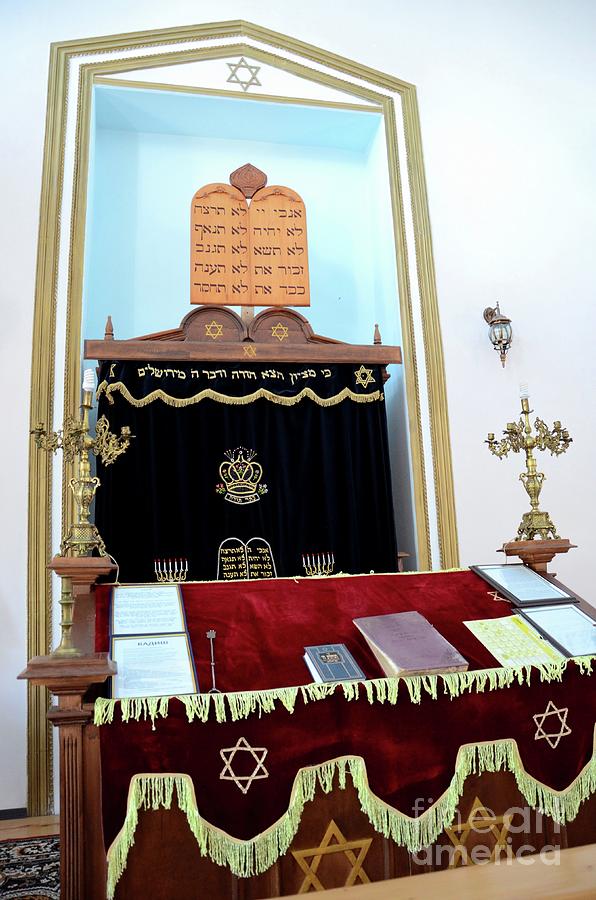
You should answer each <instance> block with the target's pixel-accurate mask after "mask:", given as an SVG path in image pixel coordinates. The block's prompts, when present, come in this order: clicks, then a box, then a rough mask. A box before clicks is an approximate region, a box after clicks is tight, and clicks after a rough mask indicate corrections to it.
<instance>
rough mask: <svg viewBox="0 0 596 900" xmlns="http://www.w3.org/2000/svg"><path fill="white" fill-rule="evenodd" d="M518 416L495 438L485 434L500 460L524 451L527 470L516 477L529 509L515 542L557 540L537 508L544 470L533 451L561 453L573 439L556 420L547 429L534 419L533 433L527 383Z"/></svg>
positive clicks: (491, 450)
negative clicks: (541, 469) (501, 435)
mask: <svg viewBox="0 0 596 900" xmlns="http://www.w3.org/2000/svg"><path fill="white" fill-rule="evenodd" d="M520 394H521V412H522V415H521V418H520V419H519V421H518V422H508V423H507V427H506V428H505V430H504V431H503V434H504V437H503V438H501V439H500V440H496V439H495V436H494V434H493V433H491V434H489V435H488V440H487V441H486V442H485V443H487V444H488V449H489V450H490V452H491V453H493V454H494V455H495V456H496V457H498V458H499V459H503V457H505V456H508V455H509V453H510V452H511V453H519V452H520V451H522V450H523V451H524V453H525V454H526V471H525V472H522V473H521V475H520V476H519V478H520V481H521V482H522V484H523V486H524V487H525V489H526V492H527V494H528V496H529V498H530V507H531V509H530V511H529V512H527V513H524V514H523V516H522V520H521V522H520V525H519V528H518V529H517V536H516V538H515V540H516V541H523V540H528V541H533V540H534V539H535V538H536V537H539V538H541V539H542V540H548V539H549V537H550V538H552V539H554V540H559V539H560V538H559V535H558V534H557V529H556V528H555V525H554V523H553V521H552V519H551V517H550V516H549V514H548V513H547V512H544V511H543V510H541V509H539V506H538V498H539V496H540V491H541V490H542V484H543V482H544V479H545V477H546V476H545V475H544V473H543V472H538V471H537V468H536V459H535V458H534V450H550V452H551V455H553V456H560V455H561V453H565V451H566V450H567V448H568V447H569V444H570V443H571V442H572V440H573V438H571V437H570V436H569V432H568V431H567V429H566V428H563V427H562V426H561V423H560V422H555V423H554V424H553V427H552V428H551V429H549V428H548V427H547V425H546V424H545V423H544V422H543V421H542V419H539V418H536V419H535V420H534V429H535V432H532V425H531V424H530V414H531V413H532V412H533V410H531V409H530V400H529V397H528V392H527V386H526V385H522V386H521V391H520Z"/></svg>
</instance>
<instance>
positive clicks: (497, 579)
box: [470, 563, 579, 607]
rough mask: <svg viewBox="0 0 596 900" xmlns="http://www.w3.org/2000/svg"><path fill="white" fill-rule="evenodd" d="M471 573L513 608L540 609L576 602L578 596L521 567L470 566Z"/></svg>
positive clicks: (522, 565)
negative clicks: (543, 605)
mask: <svg viewBox="0 0 596 900" xmlns="http://www.w3.org/2000/svg"><path fill="white" fill-rule="evenodd" d="M470 569H471V570H472V572H475V573H476V574H477V575H480V577H481V578H484V580H485V581H487V582H488V583H489V584H490V585H492V586H493V587H494V588H496V589H497V590H498V592H499V593H500V594H502V595H503V597H505V598H506V599H507V600H511V602H512V603H513V604H514V605H515V606H520V607H526V606H540V605H542V604H549V605H552V604H553V603H579V600H578V599H577V597H574V595H573V594H569V593H567V591H564V590H563V589H562V588H559V587H555V585H554V584H552V582H550V581H548V580H547V579H546V578H543V577H542V575H539V574H538V572H535V571H534V570H533V569H529V568H528V566H524V564H523V563H520V564H519V565H518V564H514V565H494V566H470Z"/></svg>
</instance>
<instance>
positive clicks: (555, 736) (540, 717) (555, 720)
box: [532, 700, 571, 750]
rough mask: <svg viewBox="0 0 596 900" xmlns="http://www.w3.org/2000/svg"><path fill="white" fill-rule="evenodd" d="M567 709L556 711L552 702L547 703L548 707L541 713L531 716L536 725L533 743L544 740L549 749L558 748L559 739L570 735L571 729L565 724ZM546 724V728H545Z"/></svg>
mask: <svg viewBox="0 0 596 900" xmlns="http://www.w3.org/2000/svg"><path fill="white" fill-rule="evenodd" d="M568 712H569V707H566V708H565V709H557V707H556V706H555V704H554V703H553V701H552V700H549V701H548V706H547V707H546V709H545V710H544V712H543V713H538V714H537V715H535V716H533V717H532V718H533V719H534V722H535V724H536V726H537V727H536V734H535V735H534V740H535V741H541V740H546V741H547V743H548V745H549V747H551V748H552V749H553V750H554V749H555V747H558V746H559V742H560V740H561V738H564V737H567V735H568V734H571V728H570V727H569V725H568V724H567V713H568ZM545 722H546V727H545Z"/></svg>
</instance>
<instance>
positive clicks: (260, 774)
mask: <svg viewBox="0 0 596 900" xmlns="http://www.w3.org/2000/svg"><path fill="white" fill-rule="evenodd" d="M268 752H269V751H268V750H267V749H266V748H265V747H251V746H250V744H249V743H248V741H247V740H246V738H243V737H241V738H238V740H237V742H236V744H235V746H234V747H224V748H223V749H222V750H220V751H219V755H220V756H221V758H222V759H223V761H224V763H225V766H224V767H223V769H222V770H221V772H220V775H219V777H220V778H221V780H222V781H233V782H234V783H235V784H236V786H237V787H239V788H240V790H241V791H242V793H243V794H246V793H247V792H248V789H249V788H250V786H251V784H252V783H253V781H258V780H259V779H260V778H269V772H268V771H267V769H266V768H265V766H264V765H263V763H264V761H265V757H266V756H267V753H268ZM237 753H249V754H250V755H251V756H252V758H253V759H254V762H255V767H254V769H253V770H252V772H251V773H250V774H249V775H238V774H236V772H234V770H233V768H232V763H233V762H234V757H235V756H236V754H237Z"/></svg>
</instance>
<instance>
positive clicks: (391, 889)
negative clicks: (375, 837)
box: [286, 844, 596, 900]
mask: <svg viewBox="0 0 596 900" xmlns="http://www.w3.org/2000/svg"><path fill="white" fill-rule="evenodd" d="M530 860H532V862H531V863H530ZM294 896H296V897H297V896H298V895H297V894H296V895H294ZM429 897H433V898H440V900H478V898H480V897H481V898H482V900H503V898H510V900H555V898H556V900H595V898H596V844H588V845H587V846H585V847H572V848H571V849H569V850H563V851H561V853H560V854H559V858H558V860H557V859H556V856H555V855H554V854H552V853H545V854H544V857H543V858H542V859H541V858H540V856H539V855H538V856H535V857H530V856H527V857H525V858H524V860H523V861H521V862H520V861H519V860H515V861H514V862H512V863H510V864H509V865H507V864H499V865H497V864H495V863H491V864H488V865H484V866H469V867H467V868H461V869H454V870H451V871H444V872H433V873H431V874H430V875H412V876H411V877H410V878H396V879H393V880H391V881H377V882H375V884H366V885H362V886H360V885H359V886H358V887H349V888H336V889H335V890H331V891H325V900H327V898H328V900H339V898H342V900H428V898H429ZM286 900H290V898H286Z"/></svg>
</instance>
